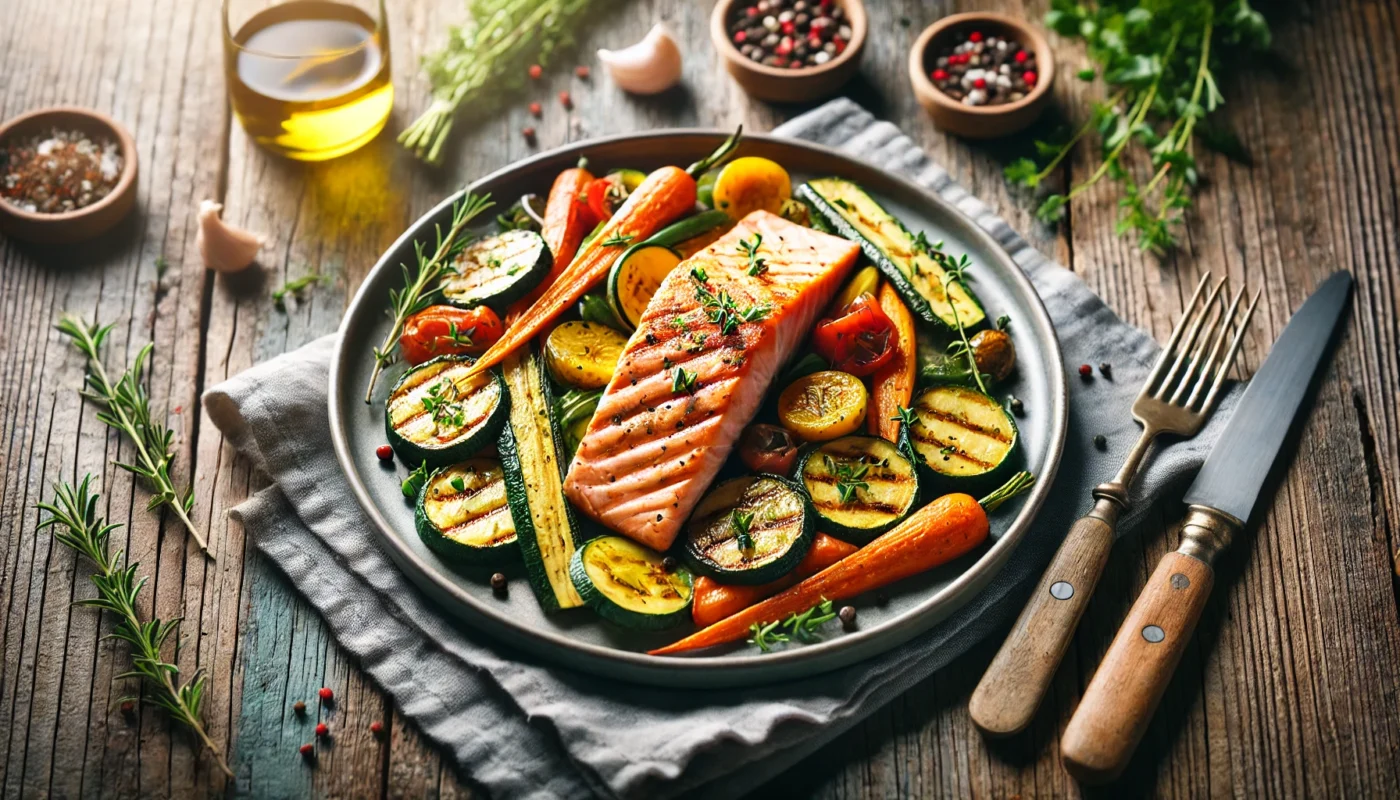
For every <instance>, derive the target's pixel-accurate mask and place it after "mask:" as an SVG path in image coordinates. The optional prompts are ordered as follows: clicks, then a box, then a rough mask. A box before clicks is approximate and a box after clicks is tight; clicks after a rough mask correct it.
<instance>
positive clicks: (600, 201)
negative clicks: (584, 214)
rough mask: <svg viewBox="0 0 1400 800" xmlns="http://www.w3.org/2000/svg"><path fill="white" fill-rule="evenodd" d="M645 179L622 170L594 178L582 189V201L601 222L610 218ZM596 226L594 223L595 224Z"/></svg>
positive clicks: (638, 174)
mask: <svg viewBox="0 0 1400 800" xmlns="http://www.w3.org/2000/svg"><path fill="white" fill-rule="evenodd" d="M645 179H646V174H645V173H643V172H639V171H637V170H635V169H622V170H618V171H616V172H609V173H608V174H607V175H604V176H603V177H601V178H594V179H593V180H592V181H590V182H589V184H588V185H587V186H585V187H584V189H583V201H584V202H585V203H586V204H587V205H588V210H589V211H591V212H593V216H595V217H597V218H598V222H603V221H605V220H607V219H610V218H612V215H613V214H614V213H616V211H617V209H618V208H620V207H621V206H622V204H623V202H625V201H626V200H627V196H628V195H630V194H631V193H632V190H633V189H636V188H637V187H638V186H640V185H641V184H642V181H643V180H645ZM595 224H596V223H595Z"/></svg>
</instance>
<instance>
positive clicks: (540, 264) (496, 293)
mask: <svg viewBox="0 0 1400 800" xmlns="http://www.w3.org/2000/svg"><path fill="white" fill-rule="evenodd" d="M553 264H554V257H553V256H552V255H551V254H550V252H549V245H547V244H545V241H544V238H543V237H541V236H540V235H539V234H538V233H535V232H534V231H530V230H514V231H506V232H505V233H501V234H497V235H495V236H488V237H486V238H485V239H482V240H481V241H479V242H476V243H474V244H472V245H471V246H470V247H467V248H466V249H465V250H463V251H462V252H461V253H459V254H458V255H457V258H456V259H454V260H453V262H452V267H451V269H450V270H448V271H447V273H446V274H445V275H444V276H443V278H442V284H441V289H442V298H443V300H445V301H447V302H448V303H451V304H452V305H454V306H462V307H464V308H470V307H472V306H490V307H491V308H493V309H495V310H497V311H502V310H504V309H505V308H506V306H508V305H510V304H511V303H512V302H514V301H516V300H518V299H519V298H521V297H523V296H524V295H525V293H526V292H528V291H530V290H531V289H533V288H535V286H536V284H538V283H539V282H540V281H541V280H543V279H544V276H545V275H547V274H549V269H550V267H551V266H553Z"/></svg>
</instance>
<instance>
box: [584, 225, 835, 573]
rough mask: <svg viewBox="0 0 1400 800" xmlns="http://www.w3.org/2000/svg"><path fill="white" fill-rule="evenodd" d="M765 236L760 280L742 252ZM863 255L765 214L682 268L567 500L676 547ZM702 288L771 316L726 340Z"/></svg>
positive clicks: (591, 438) (602, 417) (649, 540)
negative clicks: (775, 383)
mask: <svg viewBox="0 0 1400 800" xmlns="http://www.w3.org/2000/svg"><path fill="white" fill-rule="evenodd" d="M754 234H759V235H761V236H762V237H763V240H762V243H761V245H760V247H759V252H758V255H759V256H761V257H762V258H763V259H764V263H765V265H766V267H767V269H766V270H764V271H762V272H761V273H760V274H759V275H750V274H749V259H748V256H747V255H746V254H745V253H744V251H743V249H742V248H741V247H740V246H739V243H740V241H744V240H747V241H752V239H753V236H754ZM858 253H859V248H858V247H857V246H856V245H855V244H853V243H851V242H849V241H847V240H845V239H841V238H839V237H836V236H831V235H829V234H825V233H821V232H819V231H815V230H811V229H809V228H804V227H802V226H800V225H796V224H793V223H791V222H788V221H787V220H784V219H782V218H781V217H778V216H776V215H774V214H770V213H768V212H764V211H757V212H754V213H753V214H750V215H748V216H747V217H745V218H744V219H743V220H741V221H740V222H739V224H738V225H736V226H735V227H734V229H733V230H731V231H730V232H729V233H727V234H725V235H724V236H723V237H721V238H720V239H718V240H716V241H715V242H714V243H713V244H711V245H710V246H709V247H707V248H706V249H704V250H702V251H701V252H699V253H697V254H696V255H694V256H692V257H691V258H689V259H687V260H686V261H684V262H682V263H681V264H680V266H678V267H677V268H676V269H675V270H673V271H672V272H671V274H670V275H668V276H667V277H666V280H664V281H663V282H662V284H661V287H660V288H659V289H658V290H657V292H656V294H655V296H654V297H653V298H652V301H651V303H650V305H648V306H647V310H646V313H644V314H643V315H642V319H641V322H640V324H639V325H638V327H637V331H636V333H634V334H633V335H632V338H631V340H629V341H628V343H627V348H626V349H625V350H624V351H623V354H622V357H621V358H620V359H619V361H618V365H617V372H616V373H614V375H613V378H612V381H611V382H610V383H609V384H608V387H607V390H606V392H605V393H604V395H603V398H602V400H601V401H600V402H599V404H598V410H597V412H596V413H595V414H594V417H593V421H592V423H591V424H590V425H589V428H588V432H587V434H586V435H585V436H584V439H583V442H582V444H581V445H580V446H579V450H578V455H577V456H575V458H574V462H573V464H572V465H571V466H570V468H569V474H568V478H567V480H566V481H565V484H564V492H565V494H566V495H567V496H568V497H569V499H570V500H571V501H573V503H574V505H575V506H577V507H578V508H579V509H580V510H582V511H583V512H584V513H586V514H588V515H589V516H591V517H593V518H594V519H596V520H598V521H599V522H601V523H603V524H604V525H606V526H607V527H609V528H611V529H612V530H615V531H617V532H618V533H621V534H623V535H625V536H628V537H631V538H632V539H634V540H636V541H638V542H641V543H642V544H645V545H648V546H650V547H653V548H655V549H658V550H664V549H666V548H667V547H669V546H670V545H671V543H672V542H673V541H674V540H675V538H676V535H677V534H678V533H679V532H680V530H681V527H682V525H683V524H684V522H685V520H686V518H687V517H688V516H689V515H690V512H691V511H692V510H693V509H694V507H695V505H696V503H698V502H699V500H700V497H701V496H702V495H703V494H704V492H705V491H706V490H707V489H708V488H709V486H710V483H711V481H712V480H713V479H714V476H715V474H716V473H717V472H718V471H719V468H720V466H721V465H722V464H723V463H724V461H725V459H726V458H727V457H728V456H729V452H730V450H731V448H732V447H733V445H734V441H735V440H736V439H737V438H738V435H739V432H740V431H741V430H742V429H743V427H744V426H745V425H747V424H748V422H749V421H750V420H751V419H752V418H753V415H754V413H755V412H756V411H757V410H758V406H759V403H761V402H762V400H763V395H764V392H766V391H767V389H768V386H769V384H770V383H771V382H772V380H773V378H774V376H775V375H776V374H777V372H778V370H779V368H781V366H782V364H783V363H784V362H785V361H786V360H787V358H788V357H789V356H790V355H791V354H792V352H793V351H794V350H795V349H796V347H797V345H798V344H799V343H800V342H801V341H802V340H803V339H804V338H805V337H806V336H807V334H808V332H809V330H810V328H811V326H812V325H813V323H815V322H816V319H817V316H818V315H819V314H820V313H821V310H822V309H823V308H825V307H826V305H827V303H828V302H830V300H831V298H832V297H833V296H834V295H835V293H836V291H837V290H838V289H839V288H840V286H841V283H842V281H843V280H844V279H845V277H846V275H847V273H848V272H849V271H850V269H851V267H852V265H854V264H855V260H856V256H857V254H858ZM696 269H698V270H700V271H702V274H703V275H704V276H705V281H704V282H703V284H701V283H699V282H698V281H697V280H696V277H695V275H694V271H695V270H696ZM701 286H703V287H704V289H705V290H706V291H708V292H709V293H710V294H711V295H712V296H713V297H715V298H719V297H721V296H722V295H727V296H728V297H729V298H730V299H731V300H732V308H733V309H734V310H735V311H736V312H737V313H741V314H742V313H743V312H744V311H745V310H748V309H752V308H756V307H763V308H766V309H767V313H766V314H765V315H762V318H761V319H753V320H752V321H747V322H744V321H740V322H739V323H738V324H737V326H732V327H731V329H730V330H729V331H728V332H726V331H725V330H724V326H723V319H721V320H719V321H716V319H715V316H716V311H717V309H716V306H715V302H714V301H713V300H711V301H709V303H708V304H707V302H706V301H705V300H704V299H702V298H703V297H704V293H703V292H701V291H700V290H699V289H700V287H701ZM679 370H684V371H685V373H684V375H681V377H680V379H678V378H677V376H678V374H679V372H678V371H679ZM690 376H694V377H693V379H690ZM687 384H688V385H689V390H687V388H686V385H687Z"/></svg>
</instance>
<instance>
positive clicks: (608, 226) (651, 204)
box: [470, 125, 744, 374]
mask: <svg viewBox="0 0 1400 800" xmlns="http://www.w3.org/2000/svg"><path fill="white" fill-rule="evenodd" d="M743 131H744V128H743V126H742V125H741V126H739V129H738V130H736V131H735V132H734V135H733V136H730V137H729V138H728V139H725V140H724V143H723V144H721V145H720V146H719V148H718V149H717V150H715V151H714V152H713V153H711V154H710V155H708V156H706V157H705V158H703V159H701V160H699V161H697V162H695V163H694V164H691V165H690V167H689V168H687V169H684V170H683V169H680V168H679V167H662V168H660V169H658V170H655V171H654V172H652V173H651V174H650V175H648V176H647V177H646V180H644V181H642V183H641V185H640V186H638V187H637V188H636V189H634V190H633V191H632V193H631V194H630V195H628V196H627V200H626V201H625V202H624V203H623V204H622V207H621V208H619V209H618V210H617V213H615V214H613V215H612V219H610V220H608V221H607V222H606V223H605V224H604V225H603V228H602V230H600V231H599V232H598V235H597V236H595V237H593V239H592V240H591V241H589V242H588V243H587V244H585V245H583V246H582V247H580V248H579V251H578V255H576V256H575V257H574V260H573V262H572V263H570V264H569V266H568V267H567V268H565V269H564V270H563V271H562V272H560V273H559V276H558V277H557V278H556V279H555V280H554V282H553V283H551V284H550V285H549V288H547V289H545V291H544V294H542V295H541V296H540V298H539V299H538V300H536V301H535V303H534V305H532V306H530V308H529V309H527V310H526V311H525V312H524V313H523V314H521V315H520V318H519V319H517V320H516V321H515V324H514V325H512V326H511V327H510V328H508V329H507V330H506V332H505V335H504V336H502V337H501V338H500V339H497V340H496V343H495V344H493V345H491V347H490V349H488V350H487V351H486V352H485V353H482V354H481V358H478V359H477V360H476V363H475V364H473V365H472V367H471V370H470V374H476V373H478V372H482V371H483V370H487V369H490V368H491V367H494V366H496V365H497V364H499V363H500V362H501V361H503V360H504V359H505V357H506V356H508V355H510V353H511V352H513V351H514V350H515V349H516V348H517V347H519V346H520V345H522V344H524V343H525V342H528V341H530V340H531V339H533V338H535V336H536V335H537V334H539V333H541V332H542V331H543V330H544V328H545V326H546V325H548V324H549V323H550V322H552V321H553V320H555V319H556V318H558V317H559V315H560V314H563V313H564V312H565V311H566V310H568V309H569V308H570V307H572V306H573V304H574V303H577V302H578V301H579V298H581V297H583V296H584V295H585V294H587V293H588V290H589V289H590V288H592V287H593V285H594V284H596V283H598V282H599V281H601V280H602V279H603V278H604V277H606V276H607V274H608V270H609V269H611V268H612V264H613V261H614V260H616V259H617V257H618V255H620V254H621V253H622V251H623V250H626V249H627V248H628V246H630V245H631V244H633V243H634V242H640V241H642V240H643V239H645V238H647V237H648V236H651V235H652V234H653V233H656V232H657V231H658V230H660V229H661V228H662V226H664V225H666V224H667V223H670V222H672V221H674V220H675V219H677V218H679V217H681V216H682V215H684V214H685V213H686V212H688V211H689V210H690V209H691V208H693V207H694V206H695V196H696V185H695V179H696V178H697V177H699V176H700V175H701V174H702V173H704V172H705V171H706V170H708V169H710V168H711V167H713V166H715V165H717V164H720V163H723V162H724V161H725V160H726V159H728V158H729V157H730V156H731V155H733V154H734V150H735V149H736V148H737V147H738V146H739V137H740V136H741V135H742V134H743Z"/></svg>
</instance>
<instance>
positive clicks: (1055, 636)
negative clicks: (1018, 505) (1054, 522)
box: [968, 273, 1259, 736]
mask: <svg viewBox="0 0 1400 800" xmlns="http://www.w3.org/2000/svg"><path fill="white" fill-rule="evenodd" d="M1228 280H1229V279H1228V278H1226V279H1222V280H1221V281H1220V282H1219V283H1217V284H1215V286H1214V287H1213V288H1211V289H1210V291H1209V292H1208V293H1207V294H1206V297H1205V300H1204V302H1200V301H1201V294H1202V292H1205V291H1206V287H1207V285H1208V284H1209V283H1210V274H1209V273H1207V274H1206V275H1205V276H1204V277H1202V278H1201V281H1200V283H1199V284H1197V285H1196V291H1195V293H1194V294H1193V295H1192V296H1191V301H1190V302H1189V303H1187V304H1186V308H1185V310H1184V311H1183V314H1182V317H1181V321H1180V322H1178V323H1177V324H1176V328H1175V329H1174V330H1173V331H1172V335H1171V338H1170V339H1169V340H1167V346H1166V348H1165V349H1163V350H1162V355H1161V357H1160V358H1158V359H1157V364H1156V365H1155V366H1154V367H1153V368H1152V374H1151V375H1149V376H1148V378H1147V382H1146V383H1145V384H1144V385H1143V387H1142V391H1141V392H1140V393H1139V394H1138V396H1137V400H1136V401H1134V402H1133V418H1134V419H1136V420H1137V421H1138V422H1139V423H1140V424H1141V425H1142V435H1141V436H1139V437H1138V440H1137V444H1135V445H1133V449H1132V450H1131V451H1130V452H1129V453H1128V457H1127V459H1126V460H1125V461H1124V462H1123V467H1122V469H1120V470H1118V475H1117V476H1116V477H1114V479H1113V480H1111V481H1109V482H1108V483H1101V484H1099V485H1098V486H1096V487H1095V488H1094V491H1093V495H1094V498H1095V500H1096V502H1095V503H1094V508H1093V510H1091V511H1090V512H1089V513H1088V514H1087V515H1085V516H1083V517H1081V518H1080V519H1079V521H1078V522H1075V523H1074V526H1073V527H1072V528H1070V531H1069V535H1068V536H1067V537H1066V538H1065V541H1064V543H1063V544H1061V545H1060V549H1059V550H1058V551H1056V553H1055V558H1054V560H1053V561H1052V562H1051V563H1050V567H1049V568H1048V569H1047V570H1046V571H1045V575H1044V576H1043V577H1042V578H1041V580H1040V585H1039V586H1037V587H1036V590H1035V593H1034V594H1032V595H1031V599H1030V602H1029V603H1027V604H1026V608H1025V609H1024V610H1023V611H1022V612H1021V616H1020V617H1019V618H1018V619H1017V620H1016V625H1015V626H1014V627H1012V629H1011V633H1010V634H1009V635H1008V636H1007V638H1006V641H1005V642H1004V643H1003V644H1002V646H1001V650H1000V651H998V652H997V655H996V658H994V659H992V663H991V665H990V666H988V667H987V672H986V674H984V675H983V676H982V680H981V682H980V683H978V684H977V689H976V690H975V691H973V693H972V698H971V700H970V701H969V702H968V712H969V713H970V715H971V716H972V721H973V722H974V723H975V724H976V725H977V727H978V728H979V729H981V730H982V732H983V733H985V734H987V735H989V736H1010V735H1012V734H1015V733H1018V732H1020V731H1021V730H1023V729H1024V728H1025V727H1026V726H1027V725H1029V724H1030V721H1031V718H1032V717H1033V716H1034V715H1035V711H1036V708H1038V707H1039V705H1040V701H1041V699H1042V698H1044V696H1045V692H1046V690H1047V689H1048V688H1049V686H1050V680H1051V679H1052V678H1053V677H1054V675H1055V670H1056V669H1057V668H1058V667H1059V664H1060V660H1061V659H1062V658H1064V654H1065V650H1066V649H1067V648H1068V647H1069V642H1070V639H1072V638H1073V636H1074V629H1075V627H1076V626H1077V625H1078V624H1079V618H1080V617H1081V616H1083V614H1084V608H1085V607H1086V606H1087V605H1088V603H1089V597H1090V596H1091V595H1092V594H1093V592H1094V586H1095V585H1096V584H1097V583H1098V581H1099V576H1100V575H1102V574H1103V568H1104V564H1105V563H1106V562H1107V560H1108V553H1109V550H1110V549H1111V548H1112V546H1113V529H1114V527H1115V526H1116V525H1117V523H1118V517H1119V515H1120V514H1122V512H1123V510H1124V509H1125V508H1127V505H1128V487H1129V486H1131V485H1132V482H1133V477H1134V476H1135V475H1136V474H1137V471H1138V468H1139V467H1140V466H1141V465H1142V461H1143V457H1144V456H1146V454H1147V450H1148V447H1149V446H1150V445H1151V444H1152V441H1153V440H1154V439H1156V438H1157V437H1158V436H1160V435H1161V434H1164V433H1172V434H1176V435H1178V436H1185V437H1190V436H1194V435H1195V434H1196V432H1197V431H1199V430H1200V429H1201V425H1202V424H1204V423H1205V420H1206V417H1208V416H1210V412H1211V410H1212V408H1213V407H1214V406H1215V401H1216V400H1217V399H1218V397H1219V394H1220V387H1221V385H1222V384H1223V382H1224V380H1225V375H1226V374H1227V373H1228V372H1229V371H1230V366H1231V365H1232V364H1233V363H1234V361H1235V355H1236V354H1237V353H1238V352H1239V349H1240V343H1241V342H1242V341H1243V339H1244V333H1245V330H1246V329H1247V328H1248V327H1249V320H1250V318H1251V317H1252V316H1253V315H1254V308H1255V306H1256V305H1257V304H1258V302H1259V293H1258V292H1256V293H1255V294H1254V297H1253V299H1252V300H1251V301H1250V304H1249V307H1248V308H1247V309H1246V310H1245V311H1244V314H1243V316H1242V317H1241V318H1240V319H1238V321H1236V316H1237V315H1238V313H1239V309H1240V301H1241V300H1242V298H1243V296H1244V290H1243V289H1240V290H1239V291H1238V292H1236V293H1235V296H1234V300H1233V301H1232V302H1230V303H1229V305H1228V308H1223V307H1224V304H1223V302H1220V303H1218V302H1217V299H1219V298H1220V293H1221V290H1222V289H1223V288H1224V287H1225V284H1226V283H1227V281H1228ZM1222 308H1223V310H1222ZM1231 331H1233V332H1234V336H1233V337H1231V336H1230V333H1231ZM1227 340H1228V341H1229V343H1230V344H1229V349H1228V350H1226V351H1225V352H1224V357H1223V358H1222V357H1221V350H1222V348H1223V347H1224V345H1225V342H1226V341H1227Z"/></svg>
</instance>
